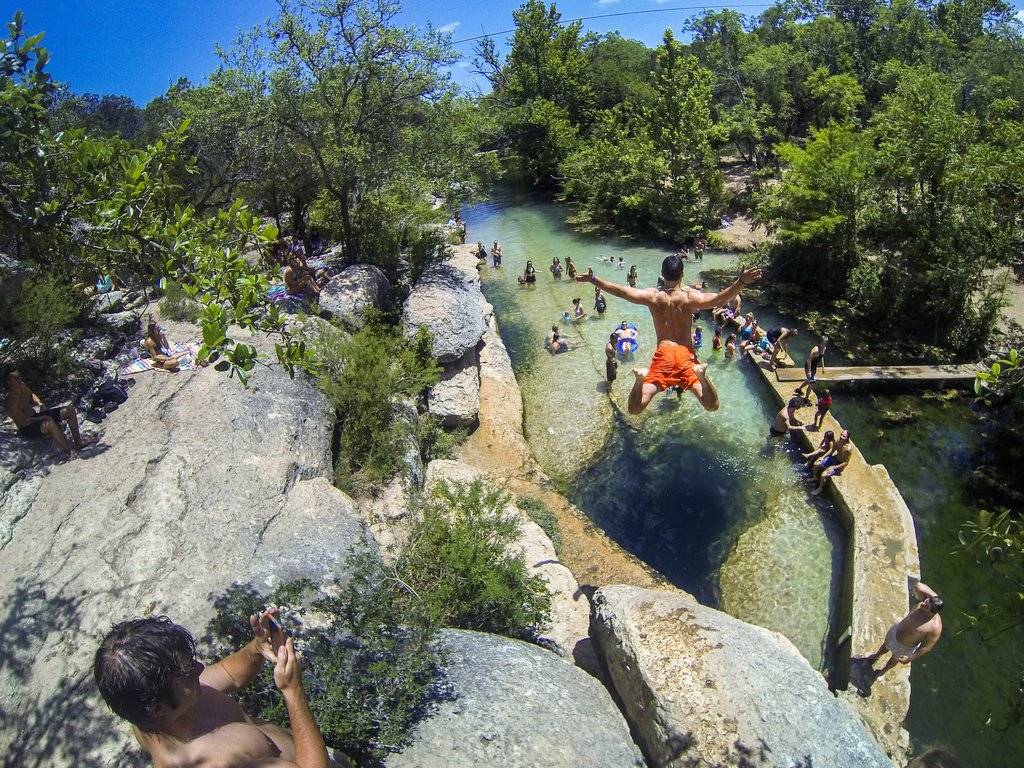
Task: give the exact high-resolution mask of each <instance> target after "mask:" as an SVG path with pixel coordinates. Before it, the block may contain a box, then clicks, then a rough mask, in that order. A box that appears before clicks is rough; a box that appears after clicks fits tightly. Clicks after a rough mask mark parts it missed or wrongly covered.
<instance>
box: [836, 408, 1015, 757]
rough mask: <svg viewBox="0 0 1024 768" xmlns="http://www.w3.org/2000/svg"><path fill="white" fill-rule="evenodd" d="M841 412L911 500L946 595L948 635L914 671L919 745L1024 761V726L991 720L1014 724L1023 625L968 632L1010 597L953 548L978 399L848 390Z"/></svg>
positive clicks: (972, 461)
mask: <svg viewBox="0 0 1024 768" xmlns="http://www.w3.org/2000/svg"><path fill="white" fill-rule="evenodd" d="M893 410H897V411H906V410H915V411H918V412H919V413H920V415H919V416H918V417H917V419H916V420H915V421H913V422H911V423H909V424H905V425H902V426H892V425H890V424H887V423H885V419H884V418H883V416H882V414H883V413H884V412H885V411H893ZM833 411H834V413H835V415H836V418H838V419H839V421H840V422H841V423H842V424H843V425H844V426H845V427H847V429H849V430H850V431H851V433H852V434H853V435H854V436H855V438H854V439H855V440H856V442H857V446H858V447H859V448H860V449H861V451H862V452H863V453H864V456H865V458H866V459H867V460H868V461H870V462H871V463H881V464H885V467H886V469H888V471H889V474H890V476H891V477H892V479H893V481H894V482H895V483H896V485H897V487H898V488H899V489H900V492H901V493H902V494H903V497H904V498H905V499H906V501H907V504H908V506H909V507H910V511H911V512H912V513H913V515H914V521H915V523H916V525H917V537H918V543H919V548H920V553H921V574H922V578H923V579H924V581H925V582H926V583H927V584H929V585H930V586H932V587H933V588H935V589H936V590H938V591H939V592H940V593H941V594H942V595H943V597H944V598H945V600H946V606H947V607H946V610H945V612H944V613H943V622H944V631H943V636H942V639H941V641H940V642H939V644H938V645H937V646H936V647H935V650H933V651H932V652H931V653H930V654H929V655H927V656H925V657H924V658H923V659H921V660H920V661H916V662H914V665H913V667H912V668H911V691H912V693H911V702H910V717H909V720H908V729H909V731H910V734H911V737H912V738H913V741H914V745H915V747H916V748H917V749H918V750H923V749H925V748H927V747H930V746H936V745H943V746H946V747H948V748H950V749H951V750H952V751H953V752H955V753H956V755H957V756H958V757H959V759H960V761H961V762H962V764H963V765H964V767H965V768H997V766H1019V765H1024V725H1017V726H1015V727H1013V728H1011V729H1010V730H1008V731H1006V732H1005V733H1000V732H999V731H997V730H994V729H993V728H989V727H986V726H985V721H986V719H987V718H988V716H989V714H990V713H991V714H992V715H993V720H994V722H996V723H1001V722H1005V719H1004V718H1005V715H1006V713H1007V711H1008V704H1007V702H1008V698H1009V694H1010V692H1011V689H1012V687H1013V685H1014V683H1015V682H1017V681H1019V680H1020V674H1021V670H1022V669H1024V628H1021V627H1017V628H1016V629H1014V630H1011V631H1008V632H1005V633H1003V634H1000V635H998V636H997V637H995V638H993V639H991V640H988V641H983V640H981V639H980V637H979V635H978V634H977V633H976V632H961V631H960V630H962V629H964V626H965V621H964V618H963V615H962V613H963V612H964V611H970V610H972V608H973V607H974V606H976V605H978V604H980V603H985V602H999V601H1000V600H1005V599H1006V597H1007V596H1006V595H1000V594H997V593H995V592H994V587H995V582H994V581H993V580H992V579H991V578H989V577H988V576H986V574H985V572H984V570H983V569H982V568H980V567H978V566H976V565H974V564H973V563H971V562H970V561H966V560H965V559H964V558H963V557H961V556H959V555H955V554H952V553H953V550H954V549H955V548H956V546H957V543H958V542H957V531H958V530H959V528H960V525H961V523H962V522H963V521H964V520H965V519H967V518H969V517H971V516H972V515H973V510H974V508H975V507H974V504H973V503H972V498H971V491H970V489H969V487H968V484H967V478H968V476H969V474H970V471H971V469H972V467H974V466H976V464H977V461H978V459H977V458H976V456H975V454H976V452H977V451H978V449H979V448H980V446H981V445H982V441H983V440H984V439H985V436H984V435H983V434H981V431H980V427H979V424H978V420H977V418H976V416H975V415H974V413H972V411H971V408H970V407H969V401H968V400H966V399H960V400H954V401H951V402H944V401H942V400H937V399H933V398H932V397H927V398H926V397H923V396H921V395H888V396H885V395H853V394H843V395H837V396H836V400H835V405H834V406H833ZM989 629H990V630H996V629H999V626H998V625H997V626H994V627H990V628H989Z"/></svg>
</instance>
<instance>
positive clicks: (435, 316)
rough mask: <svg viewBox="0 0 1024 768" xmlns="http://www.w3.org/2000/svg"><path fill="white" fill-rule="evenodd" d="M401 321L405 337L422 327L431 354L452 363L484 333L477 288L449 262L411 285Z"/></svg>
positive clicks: (438, 266)
mask: <svg viewBox="0 0 1024 768" xmlns="http://www.w3.org/2000/svg"><path fill="white" fill-rule="evenodd" d="M402 322H403V325H404V326H405V334H406V335H407V336H412V335H413V334H415V333H416V332H417V331H418V330H419V329H420V327H425V328H426V329H427V330H428V331H430V335H431V337H432V339H433V352H434V357H436V358H437V359H438V360H439V361H441V362H442V363H452V362H455V361H456V360H458V359H459V358H461V357H462V356H463V355H465V354H466V353H467V352H468V351H469V350H471V349H473V348H474V347H476V345H477V343H478V342H479V341H480V338H481V337H482V336H483V335H484V328H485V327H486V323H485V317H484V311H483V308H482V306H481V301H480V290H479V287H478V286H477V285H475V284H474V283H473V282H471V281H470V280H468V279H467V278H466V275H465V274H464V273H463V272H462V271H461V270H460V269H458V268H457V267H455V266H453V265H452V264H449V263H448V262H443V263H441V264H436V265H434V266H432V267H430V268H429V269H428V270H427V271H426V272H424V273H423V276H422V277H421V278H420V279H419V281H418V282H417V283H416V285H415V286H413V289H412V291H411V292H410V293H409V298H408V299H406V301H405V307H404V308H403V312H402Z"/></svg>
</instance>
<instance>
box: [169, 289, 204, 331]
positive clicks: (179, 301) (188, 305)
mask: <svg viewBox="0 0 1024 768" xmlns="http://www.w3.org/2000/svg"><path fill="white" fill-rule="evenodd" d="M202 313H203V306H202V304H200V303H199V302H197V301H194V300H193V299H192V298H191V297H190V296H189V295H188V294H187V293H185V290H184V289H183V288H182V287H181V284H180V283H177V282H174V281H173V280H168V281H167V287H166V288H164V296H163V298H162V299H160V317H162V318H164V319H165V320H186V321H188V322H190V323H195V322H197V321H198V320H199V316H200V315H201V314H202Z"/></svg>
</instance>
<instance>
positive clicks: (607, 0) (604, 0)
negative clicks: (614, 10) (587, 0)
mask: <svg viewBox="0 0 1024 768" xmlns="http://www.w3.org/2000/svg"><path fill="white" fill-rule="evenodd" d="M617 2H619V0H597V4H598V5H600V6H601V7H602V8H603V7H604V6H606V5H615V4H616V3H617Z"/></svg>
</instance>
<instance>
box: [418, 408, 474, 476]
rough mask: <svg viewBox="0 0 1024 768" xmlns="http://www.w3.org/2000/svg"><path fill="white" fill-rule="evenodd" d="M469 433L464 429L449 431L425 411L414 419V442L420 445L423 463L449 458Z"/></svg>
mask: <svg viewBox="0 0 1024 768" xmlns="http://www.w3.org/2000/svg"><path fill="white" fill-rule="evenodd" d="M467 434H469V433H468V432H467V431H466V430H465V429H456V430H453V431H451V432H449V431H447V430H446V429H445V428H444V427H442V426H441V422H440V421H438V419H437V417H436V416H434V415H432V414H429V413H425V414H423V415H422V416H420V417H419V419H417V420H416V444H417V445H418V446H419V447H420V457H421V458H422V459H423V463H424V464H429V463H430V462H432V461H433V460H434V459H450V458H452V456H454V455H455V449H456V448H457V447H458V445H459V443H461V442H462V441H463V440H465V439H466V435H467Z"/></svg>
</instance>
